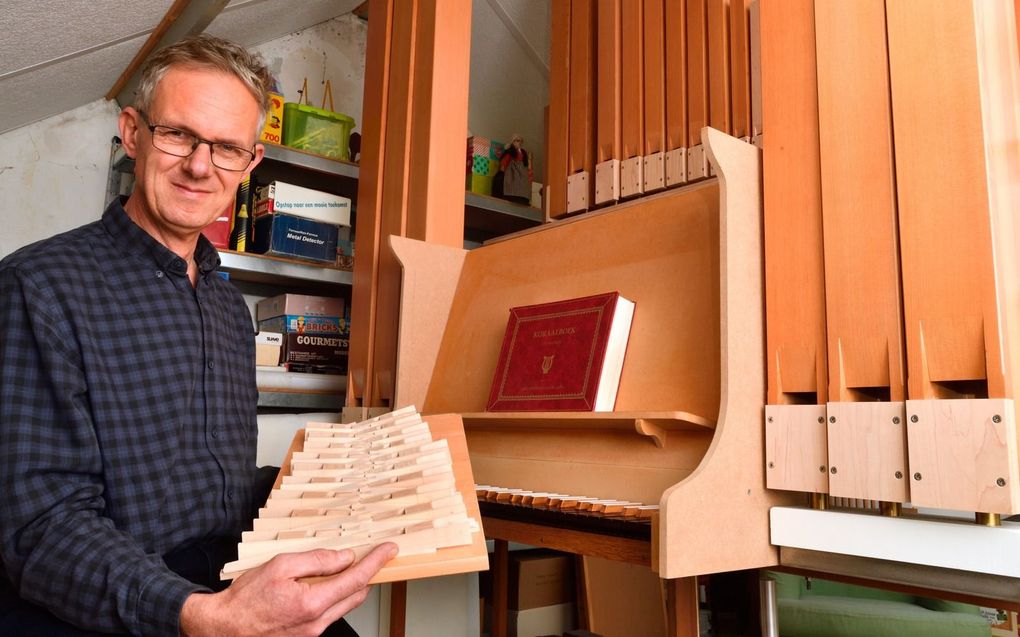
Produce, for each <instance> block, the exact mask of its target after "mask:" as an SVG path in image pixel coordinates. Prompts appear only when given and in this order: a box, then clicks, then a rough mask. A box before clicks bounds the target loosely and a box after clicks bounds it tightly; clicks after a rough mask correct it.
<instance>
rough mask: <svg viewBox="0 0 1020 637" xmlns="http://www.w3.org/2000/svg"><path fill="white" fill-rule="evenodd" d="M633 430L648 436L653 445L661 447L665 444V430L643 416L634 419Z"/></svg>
mask: <svg viewBox="0 0 1020 637" xmlns="http://www.w3.org/2000/svg"><path fill="white" fill-rule="evenodd" d="M634 431H636V432H638V433H639V434H641V435H642V436H648V437H649V438H651V439H652V442H654V443H655V446H656V447H658V448H660V449H662V448H663V447H665V446H666V430H665V429H664V428H662V427H660V426H659V425H657V424H655V423H654V422H652V421H650V420H647V419H645V418H635V419H634Z"/></svg>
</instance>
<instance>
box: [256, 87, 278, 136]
mask: <svg viewBox="0 0 1020 637" xmlns="http://www.w3.org/2000/svg"><path fill="white" fill-rule="evenodd" d="M259 141H260V142H269V143H270V144H283V96H282V95H280V94H279V93H270V94H269V110H267V111H266V123H265V125H264V126H263V127H262V134H261V135H259Z"/></svg>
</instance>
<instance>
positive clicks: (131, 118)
mask: <svg viewBox="0 0 1020 637" xmlns="http://www.w3.org/2000/svg"><path fill="white" fill-rule="evenodd" d="M138 117H139V115H138V111H137V110H135V107H133V106H126V107H124V110H122V111H121V112H120V116H119V117H118V118H117V127H118V128H119V129H120V141H121V143H122V144H124V152H126V153H127V156H128V157H130V158H131V159H134V158H135V156H136V152H137V150H138Z"/></svg>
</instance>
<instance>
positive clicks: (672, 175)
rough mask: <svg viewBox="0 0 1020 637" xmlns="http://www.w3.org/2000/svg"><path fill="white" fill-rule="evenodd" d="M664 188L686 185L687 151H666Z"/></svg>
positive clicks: (678, 149)
mask: <svg viewBox="0 0 1020 637" xmlns="http://www.w3.org/2000/svg"><path fill="white" fill-rule="evenodd" d="M665 161H666V187H667V188H672V187H674V186H680V185H683V184H686V183H687V149H686V148H676V149H673V150H669V151H666V160H665Z"/></svg>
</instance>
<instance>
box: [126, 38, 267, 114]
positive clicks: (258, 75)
mask: <svg viewBox="0 0 1020 637" xmlns="http://www.w3.org/2000/svg"><path fill="white" fill-rule="evenodd" d="M174 66H183V67H190V68H200V69H213V70H217V71H222V72H224V73H227V74H230V75H233V76H234V77H236V78H237V79H239V80H241V82H242V83H243V84H244V85H245V87H247V89H248V91H249V92H250V93H251V95H252V97H254V98H255V102H256V103H257V104H258V107H259V123H258V128H257V129H256V133H257V132H258V131H260V130H262V126H263V123H264V122H265V119H266V111H267V110H269V91H270V90H271V89H272V87H273V76H272V74H271V73H270V72H269V69H268V68H267V67H266V65H265V63H264V62H263V60H262V56H261V55H259V54H257V53H252V52H250V51H248V50H247V49H245V48H244V47H242V46H240V45H238V44H235V43H233V42H230V41H229V40H224V39H223V38H218V37H216V36H212V35H209V34H207V33H201V34H199V35H193V36H189V37H186V38H184V39H183V40H181V41H180V42H177V43H176V44H172V45H170V46H168V47H166V48H163V49H160V50H159V51H157V52H156V53H155V55H153V56H152V57H151V58H149V61H148V62H147V63H146V64H145V68H144V69H142V77H141V80H140V81H139V83H138V89H137V90H136V91H135V108H137V109H139V110H142V111H148V109H149V107H150V106H152V100H153V98H154V97H155V95H156V86H157V85H158V84H159V82H160V80H162V79H163V77H164V76H165V75H166V73H167V71H169V70H170V68H171V67H174Z"/></svg>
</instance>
